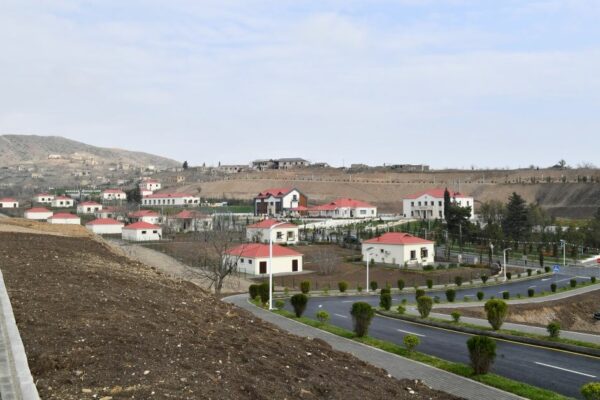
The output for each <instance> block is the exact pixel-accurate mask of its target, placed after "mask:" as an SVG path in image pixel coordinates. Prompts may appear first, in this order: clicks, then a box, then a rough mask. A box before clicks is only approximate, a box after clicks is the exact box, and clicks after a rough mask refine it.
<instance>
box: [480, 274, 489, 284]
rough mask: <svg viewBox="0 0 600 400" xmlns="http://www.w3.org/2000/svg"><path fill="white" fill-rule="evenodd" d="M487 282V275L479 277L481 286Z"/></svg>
mask: <svg viewBox="0 0 600 400" xmlns="http://www.w3.org/2000/svg"><path fill="white" fill-rule="evenodd" d="M487 280H488V276H487V275H481V282H483V284H485V283H486V282H487Z"/></svg>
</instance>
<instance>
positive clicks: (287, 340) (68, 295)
mask: <svg viewBox="0 0 600 400" xmlns="http://www.w3.org/2000/svg"><path fill="white" fill-rule="evenodd" d="M0 260H2V264H1V265H2V272H3V274H4V279H5V282H6V286H7V287H8V290H9V295H10V298H11V302H12V305H13V308H14V313H15V317H16V320H17V324H18V326H19V330H20V332H21V336H22V339H23V342H24V345H25V350H26V352H27V356H28V360H29V364H30V367H31V370H32V373H33V376H34V380H35V381H36V383H37V386H38V389H39V391H40V395H41V397H42V398H43V399H92V398H96V399H105V400H108V399H152V398H156V399H165V398H171V399H317V398H325V399H365V398H369V399H383V398H385V399H392V398H393V399H408V398H410V399H452V398H454V397H452V396H449V395H447V394H444V393H440V392H435V391H432V390H430V389H428V388H427V387H425V386H423V385H421V384H415V382H413V381H398V380H395V379H392V378H389V377H388V376H387V374H386V372H385V371H383V370H380V369H377V368H375V367H372V366H370V365H368V364H366V363H363V362H362V361H360V360H358V359H356V358H354V357H353V356H351V355H349V354H345V353H340V352H336V351H333V350H332V349H331V348H330V347H329V345H327V344H326V343H324V342H322V341H319V340H310V339H304V338H299V337H296V336H293V335H289V334H286V333H284V332H281V331H279V330H278V329H276V328H275V327H273V326H272V325H270V324H267V323H263V322H261V321H260V320H257V319H254V317H253V316H252V315H251V314H249V313H247V312H245V311H243V310H240V309H237V308H236V307H234V306H231V305H227V304H224V303H222V302H221V301H219V300H217V299H216V298H215V297H214V296H212V295H210V294H207V293H205V292H203V291H202V290H201V289H199V288H198V287H197V286H195V285H193V284H191V283H189V282H185V281H183V282H182V281H174V280H172V279H168V278H166V277H165V276H162V275H160V273H158V272H156V271H153V270H152V269H150V268H148V267H146V266H144V265H142V264H139V263H137V262H133V261H130V260H129V259H127V258H125V257H123V256H120V255H117V254H115V253H113V252H112V251H110V249H109V247H107V246H105V245H103V244H102V243H100V242H97V241H94V240H91V239H89V238H72V237H62V236H48V235H33V234H28V233H6V232H0ZM407 387H410V388H412V389H414V390H416V394H409V392H408V391H407V389H406V388H407Z"/></svg>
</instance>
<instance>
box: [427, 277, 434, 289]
mask: <svg viewBox="0 0 600 400" xmlns="http://www.w3.org/2000/svg"><path fill="white" fill-rule="evenodd" d="M432 287H433V280H432V279H427V288H428V289H431V288H432Z"/></svg>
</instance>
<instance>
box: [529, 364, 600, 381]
mask: <svg viewBox="0 0 600 400" xmlns="http://www.w3.org/2000/svg"><path fill="white" fill-rule="evenodd" d="M533 363H534V364H537V365H542V366H544V367H548V368H554V369H559V370H561V371H566V372H570V373H572V374H577V375H583V376H587V377H588V378H595V377H596V376H595V375H590V374H585V373H583V372H579V371H573V370H572V369H566V368H562V367H557V366H556V365H550V364H544V363H541V362H537V361H534V362H533Z"/></svg>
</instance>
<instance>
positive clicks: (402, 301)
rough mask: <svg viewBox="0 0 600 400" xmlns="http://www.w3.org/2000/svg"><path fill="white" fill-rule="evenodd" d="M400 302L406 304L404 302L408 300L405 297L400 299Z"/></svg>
mask: <svg viewBox="0 0 600 400" xmlns="http://www.w3.org/2000/svg"><path fill="white" fill-rule="evenodd" d="M400 303H402V304H406V303H408V300H407V299H402V300H400Z"/></svg>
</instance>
